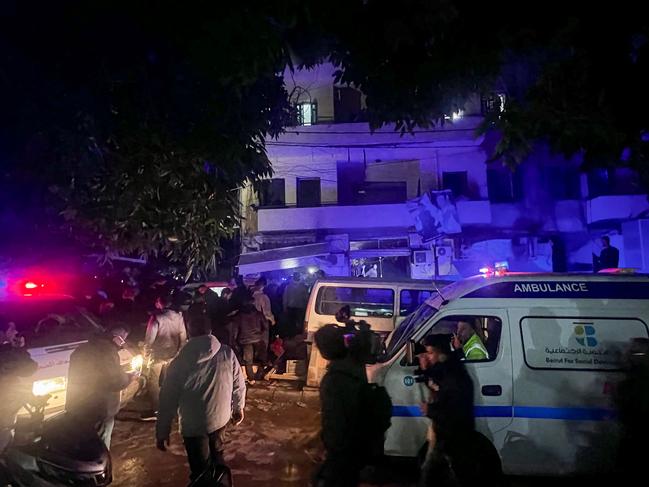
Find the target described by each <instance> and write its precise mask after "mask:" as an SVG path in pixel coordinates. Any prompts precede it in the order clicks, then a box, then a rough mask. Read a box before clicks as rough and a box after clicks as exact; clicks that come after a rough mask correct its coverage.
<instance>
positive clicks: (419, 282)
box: [316, 277, 453, 289]
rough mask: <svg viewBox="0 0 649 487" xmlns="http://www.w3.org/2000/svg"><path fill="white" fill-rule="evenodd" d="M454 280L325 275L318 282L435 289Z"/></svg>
mask: <svg viewBox="0 0 649 487" xmlns="http://www.w3.org/2000/svg"><path fill="white" fill-rule="evenodd" d="M452 282H453V281H448V280H441V279H440V280H437V281H434V282H433V281H432V280H427V279H375V278H370V279H368V278H359V277H325V278H322V279H318V280H317V281H316V284H367V285H381V284H383V285H397V286H418V287H426V288H430V289H435V286H436V285H437V286H446V285H448V284H451V283H452Z"/></svg>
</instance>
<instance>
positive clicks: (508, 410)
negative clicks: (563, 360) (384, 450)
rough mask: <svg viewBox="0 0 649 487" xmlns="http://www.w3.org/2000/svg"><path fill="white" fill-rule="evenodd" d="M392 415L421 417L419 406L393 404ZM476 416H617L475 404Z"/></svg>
mask: <svg viewBox="0 0 649 487" xmlns="http://www.w3.org/2000/svg"><path fill="white" fill-rule="evenodd" d="M392 416H393V417H398V418H417V417H421V416H422V414H421V410H420V409H419V406H393V407H392ZM475 416H476V418H511V417H513V418H528V419H563V420H566V421H609V420H612V419H615V418H616V413H615V411H613V410H612V409H605V408H553V407H545V406H514V407H511V406H475Z"/></svg>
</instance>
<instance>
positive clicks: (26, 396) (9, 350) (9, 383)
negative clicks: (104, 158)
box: [0, 341, 38, 453]
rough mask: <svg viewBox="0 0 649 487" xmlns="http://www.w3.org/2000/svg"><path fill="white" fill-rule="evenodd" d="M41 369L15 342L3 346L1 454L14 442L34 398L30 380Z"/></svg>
mask: <svg viewBox="0 0 649 487" xmlns="http://www.w3.org/2000/svg"><path fill="white" fill-rule="evenodd" d="M23 344H24V343H23ZM37 369H38V364H37V363H36V362H35V361H34V360H32V358H31V357H30V356H29V353H28V352H27V351H26V350H24V349H23V348H22V347H20V346H16V342H15V341H13V342H12V343H3V344H2V345H0V453H1V452H2V451H3V450H4V449H5V448H6V446H7V445H9V443H11V439H12V437H13V428H14V423H15V422H16V415H17V414H18V411H19V410H20V408H21V407H22V406H23V405H24V404H25V403H26V402H30V400H31V399H33V398H34V396H33V394H32V382H31V381H30V380H27V378H28V377H30V376H32V375H34V373H35V372H36V370H37Z"/></svg>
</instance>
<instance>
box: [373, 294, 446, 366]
mask: <svg viewBox="0 0 649 487" xmlns="http://www.w3.org/2000/svg"><path fill="white" fill-rule="evenodd" d="M437 311H438V309H437V308H435V307H433V306H431V305H430V304H429V303H428V301H427V302H426V303H424V304H422V305H421V306H420V307H419V309H418V310H417V311H415V312H414V313H413V314H411V315H410V316H408V317H407V318H406V319H405V320H404V321H403V322H402V323H401V325H399V327H398V328H397V329H396V330H395V331H394V333H393V334H392V337H391V338H390V342H389V343H388V345H387V348H386V350H385V353H384V354H383V355H382V356H381V357H380V358H379V361H380V362H387V361H388V360H390V359H391V358H392V357H394V355H395V354H396V353H398V352H399V350H401V348H402V347H403V345H404V344H405V343H406V342H407V341H408V340H410V338H412V336H413V335H414V333H415V331H417V330H418V329H419V327H421V326H423V325H424V324H425V323H426V322H427V321H428V320H430V318H432V316H433V315H434V314H435V313H437Z"/></svg>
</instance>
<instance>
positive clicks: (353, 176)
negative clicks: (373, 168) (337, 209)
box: [336, 161, 365, 205]
mask: <svg viewBox="0 0 649 487" xmlns="http://www.w3.org/2000/svg"><path fill="white" fill-rule="evenodd" d="M336 180H337V185H338V204H339V205H355V204H356V197H357V195H356V190H357V189H358V188H359V187H360V186H361V185H362V184H363V181H365V164H363V161H338V162H337V164H336Z"/></svg>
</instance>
